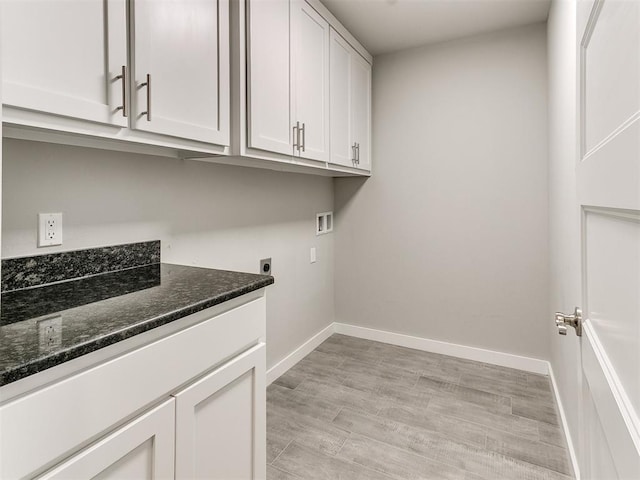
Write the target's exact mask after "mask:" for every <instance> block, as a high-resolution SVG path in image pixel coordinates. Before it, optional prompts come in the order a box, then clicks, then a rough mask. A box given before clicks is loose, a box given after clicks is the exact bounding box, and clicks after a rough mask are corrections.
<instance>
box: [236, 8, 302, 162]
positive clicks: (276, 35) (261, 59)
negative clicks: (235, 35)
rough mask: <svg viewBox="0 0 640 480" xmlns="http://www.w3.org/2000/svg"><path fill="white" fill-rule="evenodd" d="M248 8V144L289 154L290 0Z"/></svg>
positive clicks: (290, 144)
mask: <svg viewBox="0 0 640 480" xmlns="http://www.w3.org/2000/svg"><path fill="white" fill-rule="evenodd" d="M247 7H248V8H247V16H248V20H247V25H248V34H247V55H248V58H247V66H248V68H247V84H248V88H247V94H248V95H247V96H248V98H247V125H248V128H247V145H248V147H249V148H257V149H260V150H266V151H269V152H275V153H281V154H283V155H291V154H292V152H293V150H292V148H293V143H292V129H291V127H290V124H291V121H290V119H289V114H290V106H289V105H290V104H289V102H290V89H289V80H290V69H289V56H290V55H289V37H290V33H289V0H271V1H264V0H250V1H248V2H247Z"/></svg>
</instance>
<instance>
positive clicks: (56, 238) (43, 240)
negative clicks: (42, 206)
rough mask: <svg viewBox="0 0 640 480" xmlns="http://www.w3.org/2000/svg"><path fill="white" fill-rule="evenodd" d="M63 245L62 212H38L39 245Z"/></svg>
mask: <svg viewBox="0 0 640 480" xmlns="http://www.w3.org/2000/svg"><path fill="white" fill-rule="evenodd" d="M52 245H62V214H61V213H39V214H38V247H50V246H52Z"/></svg>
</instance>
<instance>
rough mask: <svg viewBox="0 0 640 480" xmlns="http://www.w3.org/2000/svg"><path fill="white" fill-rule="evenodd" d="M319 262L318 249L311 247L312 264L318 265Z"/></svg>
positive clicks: (310, 258)
mask: <svg viewBox="0 0 640 480" xmlns="http://www.w3.org/2000/svg"><path fill="white" fill-rule="evenodd" d="M317 260H318V257H317V256H316V247H311V250H310V251H309V261H310V262H311V263H316V261H317Z"/></svg>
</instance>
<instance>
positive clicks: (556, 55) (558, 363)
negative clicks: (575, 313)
mask: <svg viewBox="0 0 640 480" xmlns="http://www.w3.org/2000/svg"><path fill="white" fill-rule="evenodd" d="M547 41H548V55H549V238H550V256H551V259H550V260H551V268H550V276H549V287H550V299H551V301H550V310H549V315H548V316H549V318H552V317H551V315H553V312H554V311H563V312H571V311H572V310H573V307H575V306H576V305H580V285H579V278H580V244H579V242H580V234H579V228H580V225H579V223H580V222H579V218H580V217H579V215H580V212H579V207H578V206H577V205H578V203H577V200H576V174H575V167H576V159H577V151H576V145H577V140H576V139H577V123H576V108H577V103H576V97H577V83H576V82H577V77H576V3H575V2H574V1H572V0H554V1H553V2H552V4H551V11H550V12H549V21H548V26H547ZM549 335H550V340H549V341H550V345H551V366H552V368H553V372H554V375H555V377H556V380H557V385H558V389H559V394H560V399H561V401H562V404H563V406H564V412H565V415H566V419H567V423H568V427H569V432H567V433H568V435H570V436H571V437H572V439H574V445H575V446H576V447H577V448H579V445H578V444H576V443H575V442H576V441H577V440H578V438H579V437H578V435H579V416H578V413H579V412H578V410H577V409H576V408H573V406H575V405H578V404H579V399H580V376H581V374H580V343H579V340H578V337H576V336H575V335H574V334H573V332H572V331H571V332H569V333H568V335H567V336H566V337H562V336H560V335H558V331H557V329H556V328H555V325H553V323H551V322H549Z"/></svg>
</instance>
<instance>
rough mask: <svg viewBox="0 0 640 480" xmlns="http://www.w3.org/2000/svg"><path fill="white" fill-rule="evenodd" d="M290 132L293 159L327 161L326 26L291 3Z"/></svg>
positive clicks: (298, 0) (296, 0) (299, 2)
mask: <svg viewBox="0 0 640 480" xmlns="http://www.w3.org/2000/svg"><path fill="white" fill-rule="evenodd" d="M291 90H292V91H291V122H292V124H291V128H292V131H293V132H294V137H295V138H294V146H295V148H294V155H296V156H300V157H302V158H307V159H310V160H320V161H329V23H328V22H327V21H326V20H325V19H324V18H322V17H321V16H320V14H319V13H318V12H316V11H315V10H314V9H313V8H312V7H311V6H310V5H309V4H308V3H306V2H305V1H303V0H291Z"/></svg>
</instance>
